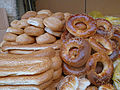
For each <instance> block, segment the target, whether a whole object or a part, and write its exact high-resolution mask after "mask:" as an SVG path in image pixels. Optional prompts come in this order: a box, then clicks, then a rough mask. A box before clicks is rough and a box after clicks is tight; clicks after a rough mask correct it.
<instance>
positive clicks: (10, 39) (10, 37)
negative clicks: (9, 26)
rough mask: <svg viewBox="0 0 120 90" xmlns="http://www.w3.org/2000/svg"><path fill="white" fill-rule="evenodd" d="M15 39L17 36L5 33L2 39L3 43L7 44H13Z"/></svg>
mask: <svg viewBox="0 0 120 90" xmlns="http://www.w3.org/2000/svg"><path fill="white" fill-rule="evenodd" d="M16 38H17V35H15V34H12V33H9V32H7V33H6V34H5V35H4V38H3V39H4V40H5V41H8V42H14V41H16Z"/></svg>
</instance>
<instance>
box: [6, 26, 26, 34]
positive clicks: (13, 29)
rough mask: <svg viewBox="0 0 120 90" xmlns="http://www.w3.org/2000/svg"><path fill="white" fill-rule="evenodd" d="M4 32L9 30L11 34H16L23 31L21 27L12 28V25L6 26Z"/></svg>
mask: <svg viewBox="0 0 120 90" xmlns="http://www.w3.org/2000/svg"><path fill="white" fill-rule="evenodd" d="M6 32H11V33H13V34H18V35H19V34H23V33H24V31H23V29H20V28H14V27H8V28H7V30H6Z"/></svg>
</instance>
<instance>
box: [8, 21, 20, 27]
mask: <svg viewBox="0 0 120 90" xmlns="http://www.w3.org/2000/svg"><path fill="white" fill-rule="evenodd" d="M18 21H19V20H13V21H12V22H11V23H10V25H11V27H17V23H18Z"/></svg>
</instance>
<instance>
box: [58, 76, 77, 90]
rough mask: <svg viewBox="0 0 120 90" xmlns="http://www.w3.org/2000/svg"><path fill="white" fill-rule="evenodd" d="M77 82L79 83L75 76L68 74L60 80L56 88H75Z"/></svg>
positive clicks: (61, 89) (65, 89)
mask: <svg viewBox="0 0 120 90" xmlns="http://www.w3.org/2000/svg"><path fill="white" fill-rule="evenodd" d="M78 84H79V81H78V78H77V77H76V76H73V75H68V76H66V77H64V78H63V79H62V80H61V81H60V83H59V85H58V87H57V89H58V90H76V89H77V88H78Z"/></svg>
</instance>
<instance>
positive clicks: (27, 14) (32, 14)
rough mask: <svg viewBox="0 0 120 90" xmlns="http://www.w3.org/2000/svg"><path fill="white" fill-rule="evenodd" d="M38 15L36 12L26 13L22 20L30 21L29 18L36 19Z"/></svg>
mask: <svg viewBox="0 0 120 90" xmlns="http://www.w3.org/2000/svg"><path fill="white" fill-rule="evenodd" d="M36 15H37V13H36V12H35V11H28V12H26V13H25V14H24V15H23V16H22V17H21V19H28V18H29V17H35V16H36Z"/></svg>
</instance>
